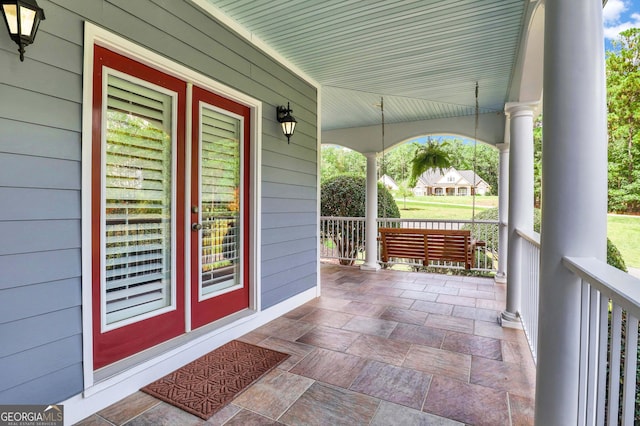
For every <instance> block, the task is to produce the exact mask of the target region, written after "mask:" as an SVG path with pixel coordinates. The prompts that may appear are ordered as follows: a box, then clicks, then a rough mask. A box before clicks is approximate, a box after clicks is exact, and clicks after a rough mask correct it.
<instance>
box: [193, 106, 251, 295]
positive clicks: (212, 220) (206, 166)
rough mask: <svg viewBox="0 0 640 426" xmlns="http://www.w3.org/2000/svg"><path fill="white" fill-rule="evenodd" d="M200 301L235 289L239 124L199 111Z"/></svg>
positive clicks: (204, 109) (207, 110)
mask: <svg viewBox="0 0 640 426" xmlns="http://www.w3.org/2000/svg"><path fill="white" fill-rule="evenodd" d="M200 114H201V115H200V123H201V124H200V211H201V224H202V232H201V234H200V238H201V240H200V295H201V296H206V295H214V293H216V292H221V291H224V290H226V289H229V288H231V287H234V286H236V285H238V284H239V283H240V276H239V275H240V259H239V253H242V248H241V247H240V242H241V241H242V238H241V237H242V236H241V235H240V230H241V229H242V227H241V223H240V218H241V209H242V206H241V203H240V199H241V198H240V188H241V187H242V186H241V173H240V164H241V161H240V160H241V150H240V136H241V135H240V129H241V128H242V126H241V124H242V120H241V119H239V118H236V117H232V116H229V115H226V114H223V113H221V112H219V111H217V110H214V109H211V108H208V107H206V106H205V105H202V106H201V108H200Z"/></svg>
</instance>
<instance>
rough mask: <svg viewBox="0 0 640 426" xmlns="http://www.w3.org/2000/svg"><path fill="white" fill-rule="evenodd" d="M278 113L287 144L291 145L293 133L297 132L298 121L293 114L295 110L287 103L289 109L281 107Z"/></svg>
mask: <svg viewBox="0 0 640 426" xmlns="http://www.w3.org/2000/svg"><path fill="white" fill-rule="evenodd" d="M277 111H278V123H280V125H281V126H282V133H284V135H285V136H286V137H287V143H290V140H289V138H291V136H293V132H294V131H295V130H296V123H297V121H296V119H295V118H293V115H291V113H292V112H293V110H292V109H291V108H290V107H289V102H287V107H286V108H285V107H283V106H279V107H278V108H277Z"/></svg>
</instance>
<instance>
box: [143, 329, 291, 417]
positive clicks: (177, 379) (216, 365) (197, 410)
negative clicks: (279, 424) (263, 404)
mask: <svg viewBox="0 0 640 426" xmlns="http://www.w3.org/2000/svg"><path fill="white" fill-rule="evenodd" d="M288 357H289V355H288V354H283V353H281V352H276V351H272V350H270V349H266V348H261V347H259V346H254V345H250V344H248V343H244V342H240V341H238V340H232V341H231V342H229V343H227V344H226V345H223V346H221V347H219V348H218V349H216V350H214V351H212V352H209V353H208V354H206V355H204V356H203V357H200V358H198V359H196V360H195V361H193V362H191V363H189V364H187V365H185V366H184V367H182V368H180V369H178V370H176V371H174V372H173V373H170V374H168V375H166V376H164V377H163V378H161V379H159V380H156V381H155V382H153V383H151V384H149V385H147V386H145V387H144V388H142V389H141V390H142V391H143V392H146V393H148V394H149V395H152V396H154V397H156V398H158V399H161V400H163V401H165V402H167V403H169V404H171V405H174V406H176V407H178V408H180V409H182V410H184V411H186V412H189V413H191V414H193V415H195V416H198V417H200V418H202V419H204V420H207V419H209V418H210V417H211V416H213V415H214V414H215V413H216V411H218V410H220V409H221V408H222V407H224V406H225V405H226V404H228V403H229V402H230V401H231V400H233V399H234V398H235V397H236V396H238V395H239V394H240V392H242V391H243V390H244V389H245V388H247V387H248V386H249V385H251V384H252V383H253V382H255V381H256V380H258V379H259V378H260V377H262V376H263V375H264V374H266V373H267V372H268V371H269V370H271V369H272V368H274V367H276V366H277V365H278V364H280V363H281V362H282V361H284V360H285V359H287V358H288Z"/></svg>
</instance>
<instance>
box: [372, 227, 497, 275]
mask: <svg viewBox="0 0 640 426" xmlns="http://www.w3.org/2000/svg"><path fill="white" fill-rule="evenodd" d="M379 232H380V240H381V242H382V253H381V260H382V262H383V263H388V262H389V261H390V259H391V258H396V259H416V260H420V261H422V264H423V265H424V266H428V265H429V262H431V261H445V262H459V263H464V267H465V269H471V266H472V265H473V254H474V252H475V249H476V247H477V246H484V242H483V241H476V240H473V239H471V231H469V230H453V229H412V228H380V229H379Z"/></svg>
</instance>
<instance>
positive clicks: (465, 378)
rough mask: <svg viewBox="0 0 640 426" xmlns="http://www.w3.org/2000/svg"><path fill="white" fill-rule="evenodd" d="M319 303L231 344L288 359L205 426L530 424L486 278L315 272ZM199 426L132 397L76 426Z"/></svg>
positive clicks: (530, 402)
mask: <svg viewBox="0 0 640 426" xmlns="http://www.w3.org/2000/svg"><path fill="white" fill-rule="evenodd" d="M321 278H322V286H323V292H322V296H321V297H319V298H317V299H315V300H313V301H311V302H308V303H306V304H305V305H303V306H301V307H299V308H297V309H295V310H293V311H291V312H289V313H287V314H285V315H283V316H281V317H279V318H277V319H276V320H274V321H272V322H270V323H268V324H266V325H264V326H262V327H260V328H258V329H256V330H255V331H253V332H250V333H248V334H246V335H244V336H242V337H240V339H239V340H242V341H245V342H247V343H252V344H256V345H259V346H263V347H267V348H270V349H274V350H277V351H281V352H285V353H288V354H290V355H291V356H290V358H289V359H288V360H287V361H285V362H284V363H283V364H281V365H280V366H278V367H277V368H276V369H275V370H273V371H271V372H270V373H268V374H267V375H266V376H265V377H263V378H262V379H261V380H260V381H258V382H256V383H255V384H253V385H252V386H251V387H249V388H248V389H247V390H246V391H245V392H243V393H242V394H241V395H240V396H239V397H238V398H237V399H235V400H234V401H233V402H232V403H231V404H230V405H228V406H227V407H225V408H223V409H222V410H221V411H220V412H218V413H217V414H216V415H214V417H212V418H211V419H210V420H209V421H208V422H206V424H226V425H234V424H250V423H251V424H276V422H278V423H283V424H291V425H293V424H317V425H328V424H353V425H364V424H371V425H388V424H437V425H460V424H475V425H481V424H487V425H498V424H501V425H508V424H513V425H527V424H533V407H534V393H535V365H534V363H533V358H532V356H531V352H530V350H529V347H528V344H527V340H526V338H525V336H524V333H523V332H522V331H521V330H515V329H510V328H502V327H500V326H499V325H498V324H497V323H496V317H497V315H498V314H499V312H501V311H502V310H503V309H504V307H505V295H506V289H505V286H504V285H503V284H496V283H495V282H494V281H493V280H492V279H488V278H473V277H459V276H447V275H441V274H425V273H415V272H400V271H379V272H370V271H362V270H360V269H359V268H357V267H348V266H338V265H333V264H328V263H323V264H322V265H321ZM105 421H109V422H111V423H113V424H130V425H134V424H168V423H172V424H181V425H192V424H202V423H203V421H202V420H201V419H199V418H197V417H195V416H192V415H191V414H188V413H186V412H184V411H182V410H180V409H178V408H175V407H173V406H171V405H168V404H166V403H164V402H161V401H160V400H157V399H155V398H153V397H151V396H149V395H146V394H144V393H141V392H138V393H135V394H133V395H132V396H130V397H127V398H125V399H124V400H122V401H120V402H118V403H116V404H114V405H112V406H110V407H108V408H106V409H104V410H102V411H99V412H98V413H96V414H94V415H92V416H91V417H89V418H87V419H85V420H83V421H81V422H80V423H79V424H80V425H90V424H94V425H95V424H107V423H105Z"/></svg>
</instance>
